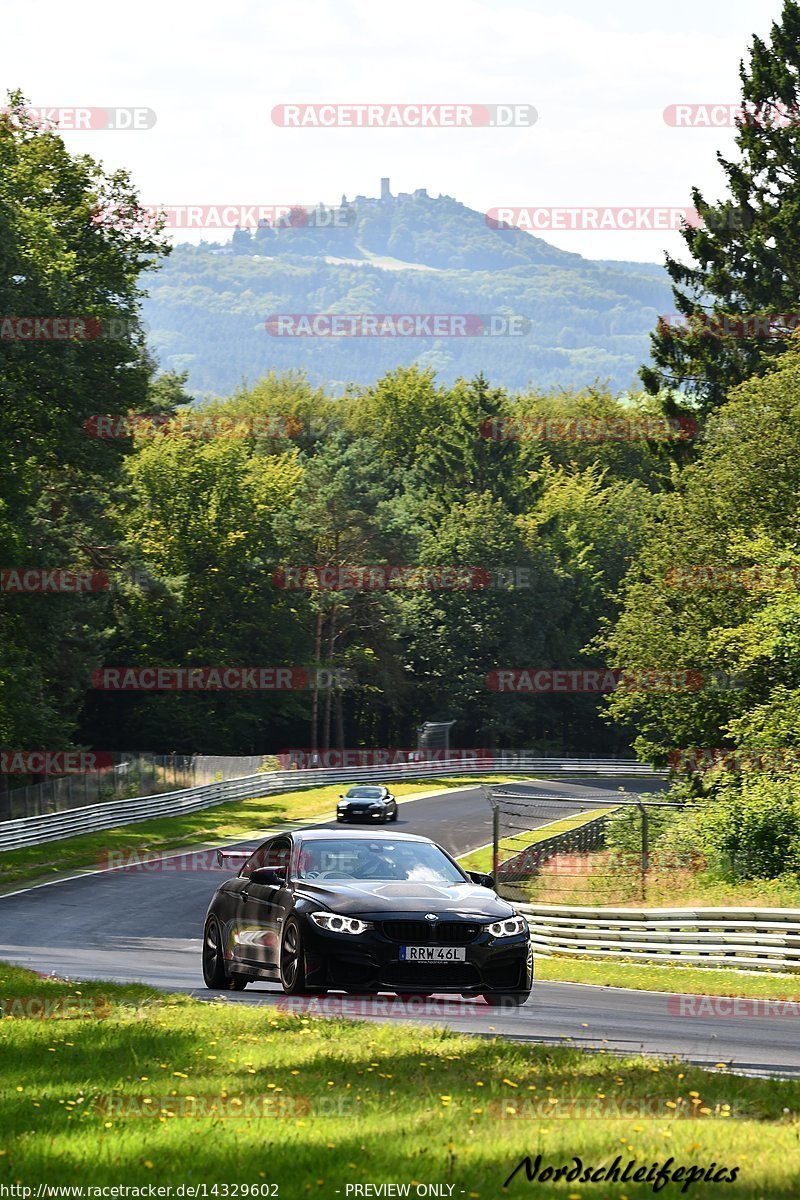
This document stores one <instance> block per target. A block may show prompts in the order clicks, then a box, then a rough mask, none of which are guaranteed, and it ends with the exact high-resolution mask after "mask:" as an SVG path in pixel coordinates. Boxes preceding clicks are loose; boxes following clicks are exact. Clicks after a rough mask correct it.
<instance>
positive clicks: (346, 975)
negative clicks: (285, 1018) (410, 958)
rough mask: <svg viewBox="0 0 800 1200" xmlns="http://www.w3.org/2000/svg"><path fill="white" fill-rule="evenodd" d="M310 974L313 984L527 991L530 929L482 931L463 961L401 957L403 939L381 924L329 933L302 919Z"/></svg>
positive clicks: (428, 991) (437, 990) (433, 991)
mask: <svg viewBox="0 0 800 1200" xmlns="http://www.w3.org/2000/svg"><path fill="white" fill-rule="evenodd" d="M303 924H304V929H303V934H304V938H303V940H304V944H305V955H306V979H307V982H308V984H309V986H311V987H329V988H348V989H350V990H353V991H388V992H407V993H412V992H413V993H421V994H424V995H433V994H438V993H448V992H449V993H454V994H459V995H481V994H483V993H485V992H493V991H502V992H506V991H510V992H513V991H515V990H516V991H527V990H528V988H529V987H530V976H529V975H528V971H529V969H530V967H529V963H530V942H529V939H528V936H527V934H518V935H516V936H514V937H509V938H493V937H492V936H491V935H490V934H487V933H481V934H480V935H479V936H478V937H477V938H476V939H475V940H474V941H472V942H469V943H468V944H467V945H465V946H463V950H464V959H463V960H462V961H454V962H441V963H425V962H403V961H401V959H400V948H401V945H404V944H409V945H416V944H418V943H416V942H414V940H413V938H409V941H408V943H402V942H397V941H394V940H393V939H390V938H388V937H385V936H384V935H383V933H382V932H381V930H380V926H379V925H378V927H377V928H374V929H369V930H367V931H366V932H365V933H361V934H342V933H329V932H326V931H324V930H321V929H319V928H318V926H316V925H315V924H314V923H313V922H312V921H311V920H310V919H308V918H306V920H305V921H304V923H303Z"/></svg>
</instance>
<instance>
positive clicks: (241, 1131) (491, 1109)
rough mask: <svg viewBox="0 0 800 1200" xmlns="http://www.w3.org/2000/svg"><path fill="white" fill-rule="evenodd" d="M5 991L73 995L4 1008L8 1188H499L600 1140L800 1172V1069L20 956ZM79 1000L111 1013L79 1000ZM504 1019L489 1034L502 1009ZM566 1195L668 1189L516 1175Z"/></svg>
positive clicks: (750, 1170)
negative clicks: (747, 1072)
mask: <svg viewBox="0 0 800 1200" xmlns="http://www.w3.org/2000/svg"><path fill="white" fill-rule="evenodd" d="M0 996H2V997H5V998H6V1001H5V1003H4V1011H8V1009H9V1006H11V1011H15V1010H14V1007H13V1006H14V1003H15V1000H14V998H16V1011H20V1009H21V1006H22V1005H23V1004H24V1003H25V1000H24V999H23V998H25V997H38V998H39V999H40V1000H42V999H44V1000H47V1001H48V1002H49V1003H50V1005H51V1006H52V1005H53V1002H54V1001H58V1000H60V1001H61V1002H62V1003H63V1005H64V1015H62V1016H58V1015H56V1016H54V1017H53V1019H49V1020H42V1019H31V1018H24V1017H21V1016H15V1017H14V1018H13V1019H4V1020H2V1021H0V1047H1V1048H2V1052H1V1053H0V1183H4V1184H6V1185H8V1184H12V1183H22V1184H24V1185H26V1186H31V1185H33V1186H34V1188H35V1186H36V1185H37V1184H39V1183H48V1184H62V1185H70V1184H82V1185H84V1186H85V1185H88V1184H91V1185H99V1186H103V1185H114V1184H120V1183H122V1184H126V1185H132V1186H147V1185H162V1184H171V1185H173V1186H174V1185H176V1184H179V1183H184V1184H203V1183H204V1184H206V1185H208V1187H209V1188H211V1187H212V1186H213V1185H215V1184H216V1185H224V1184H228V1185H234V1184H239V1185H242V1184H248V1185H251V1186H252V1185H259V1184H266V1183H276V1184H278V1185H279V1193H278V1194H279V1197H280V1198H281V1200H295V1198H302V1197H304V1196H309V1195H311V1196H318V1197H323V1196H324V1197H330V1198H331V1200H334V1198H335V1197H336V1196H337V1193H338V1194H341V1196H342V1197H344V1196H345V1194H346V1193H345V1189H346V1186H347V1185H348V1184H367V1183H372V1184H380V1183H386V1182H395V1183H401V1184H412V1191H411V1195H412V1196H413V1195H414V1194H415V1193H414V1190H413V1184H414V1183H417V1182H418V1183H423V1184H432V1183H436V1184H440V1185H442V1184H444V1185H447V1184H450V1185H452V1187H453V1191H452V1193H449V1194H450V1195H452V1196H453V1197H458V1198H459V1200H460V1197H461V1196H463V1197H465V1200H466V1198H468V1197H472V1198H476V1197H478V1198H484V1197H485V1198H486V1200H490V1198H491V1200H493V1198H494V1197H496V1196H498V1195H501V1194H503V1192H502V1184H503V1181H504V1180H505V1179H506V1178H507V1177H508V1175H509V1174H510V1173H511V1171H512V1170H513V1169H514V1167H515V1166H516V1165H517V1164H518V1163H519V1162H520V1160H521V1159H522V1157H523V1156H524V1155H526V1154H528V1155H531V1156H532V1157H533V1158H535V1156H536V1155H537V1154H541V1155H542V1156H543V1158H542V1166H545V1165H554V1166H555V1165H560V1164H562V1163H565V1164H569V1165H570V1166H572V1165H573V1164H572V1162H571V1160H572V1158H573V1156H574V1155H579V1156H580V1157H581V1158H582V1160H583V1164H584V1165H589V1164H591V1165H593V1166H594V1167H599V1166H601V1165H602V1164H605V1165H609V1164H611V1162H612V1161H613V1159H614V1158H615V1157H616V1155H621V1156H622V1165H623V1167H624V1165H625V1164H627V1162H629V1161H630V1160H634V1161H635V1163H636V1166H637V1167H638V1166H641V1165H644V1166H646V1167H648V1168H649V1167H650V1165H651V1164H652V1163H654V1162H661V1163H663V1162H665V1161H666V1160H667V1159H669V1158H673V1160H674V1161H673V1164H672V1166H673V1168H675V1167H679V1166H684V1167H686V1166H688V1165H689V1164H698V1165H700V1166H702V1167H703V1168H707V1167H709V1166H710V1164H711V1163H712V1162H715V1163H716V1164H717V1167H718V1168H719V1167H725V1168H726V1169H730V1168H733V1167H738V1168H739V1178H738V1180H737V1182H736V1183H734V1184H733V1185H726V1186H725V1187H724V1188H722V1189H721V1188H720V1185H719V1184H716V1185H715V1184H713V1183H704V1182H699V1183H694V1184H693V1185H692V1186H691V1188H690V1190H689V1195H691V1196H693V1197H711V1196H715V1197H718V1196H719V1195H720V1194H721V1191H724V1193H725V1195H729V1196H734V1197H737V1198H739V1197H741V1198H748V1200H750V1198H752V1200H755V1197H767V1196H768V1197H770V1198H771V1200H782V1198H785V1200H790V1198H794V1197H796V1196H797V1194H798V1189H800V1165H799V1164H798V1155H797V1145H798V1134H799V1133H800V1125H798V1116H797V1114H798V1110H800V1081H790V1082H778V1081H773V1080H761V1079H746V1078H740V1077H736V1076H733V1075H731V1074H728V1073H726V1072H724V1071H722V1070H715V1071H701V1070H699V1069H697V1068H693V1067H690V1066H687V1065H684V1064H681V1063H677V1062H676V1063H663V1062H657V1061H653V1060H648V1059H646V1058H642V1057H638V1056H637V1057H627V1058H624V1059H621V1058H616V1057H612V1056H611V1055H607V1054H605V1053H598V1054H587V1053H586V1052H585V1051H580V1050H578V1049H575V1048H571V1047H569V1046H558V1047H544V1046H535V1045H525V1044H519V1043H504V1042H502V1041H495V1040H493V1039H491V1038H489V1039H484V1038H469V1037H466V1036H463V1035H456V1034H451V1033H448V1032H446V1031H441V1030H434V1029H422V1028H415V1027H414V1026H411V1025H397V1024H394V1025H391V1026H390V1025H386V1026H373V1025H364V1024H363V1023H359V1022H348V1021H345V1020H340V1019H335V1020H331V1019H309V1018H307V1017H303V1016H300V1015H293V1014H290V1013H287V1012H284V1011H280V1010H278V1009H276V1008H272V1007H267V1006H263V1007H262V1006H259V1007H251V1006H246V1005H241V1004H236V1003H233V1002H231V1001H229V1000H227V999H225V998H221V999H220V1002H218V1003H200V1002H198V1001H194V1000H191V999H189V998H187V997H164V996H159V995H157V994H156V993H154V992H148V990H147V989H145V988H142V987H123V988H119V987H115V986H113V985H110V984H105V983H102V984H101V983H97V984H83V985H79V986H76V985H74V984H67V983H58V982H55V981H45V980H41V979H39V978H38V977H36V976H34V975H32V974H30V973H29V972H25V971H22V970H19V969H15V968H7V967H0ZM78 1004H83V1005H84V1006H85V1007H86V1009H87V1011H90V1012H92V1013H94V1012H95V1009H96V1012H97V1013H98V1014H99V1016H95V1015H90V1016H81V1015H79V1014H77V1013H76V1012H75V1006H76V1005H78ZM486 1020H487V1031H488V1028H489V1024H490V1022H491V1021H492V1013H491V1011H490V1010H488V1009H487V1010H486ZM582 1106H586V1107H585V1108H582ZM214 1108H216V1112H215V1113H214ZM209 1113H213V1114H214V1115H208V1114H209ZM197 1114H206V1115H197ZM238 1114H240V1115H238ZM680 1188H681V1185H680V1184H669V1185H668V1186H667V1187H666V1188H665V1189H664V1190H663V1192H662V1193H661V1194H662V1195H664V1196H666V1197H670V1196H677V1195H680V1194H681V1191H680ZM545 1193H547V1194H548V1195H550V1194H552V1195H554V1196H562V1197H568V1196H570V1197H574V1198H584V1197H585V1198H587V1200H589V1198H591V1200H595V1198H596V1200H605V1198H606V1197H614V1200H620V1197H623V1196H624V1197H631V1198H632V1197H635V1196H638V1195H647V1196H652V1195H653V1190H652V1185H651V1184H647V1183H639V1184H635V1183H631V1182H628V1183H625V1184H619V1183H618V1184H615V1185H608V1184H603V1183H592V1184H589V1185H581V1184H578V1183H565V1182H563V1181H562V1182H560V1183H559V1184H556V1185H550V1186H548V1187H542V1186H541V1185H538V1186H537V1185H534V1186H533V1187H532V1186H531V1185H530V1184H528V1183H527V1182H526V1181H525V1177H524V1172H520V1174H519V1175H517V1177H516V1178H515V1179H514V1181H513V1182H512V1183H511V1185H510V1187H509V1189H508V1194H510V1195H513V1194H519V1195H520V1196H533V1195H536V1196H538V1195H543V1194H545ZM224 1194H225V1193H224V1192H223V1191H222V1189H221V1187H220V1190H219V1191H218V1192H217V1195H220V1196H222V1195H224ZM227 1194H228V1195H233V1194H234V1193H233V1191H232V1190H229V1192H228V1193H227ZM263 1194H267V1192H266V1191H265V1192H264V1193H263ZM350 1194H351V1195H352V1194H353V1193H352V1192H351V1193H350ZM442 1194H444V1195H448V1192H447V1191H445V1192H444V1193H442ZM208 1195H213V1193H212V1192H210V1191H209V1192H208ZM239 1195H242V1193H241V1191H240V1192H239Z"/></svg>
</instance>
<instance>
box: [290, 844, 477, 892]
mask: <svg viewBox="0 0 800 1200" xmlns="http://www.w3.org/2000/svg"><path fill="white" fill-rule="evenodd" d="M298 877H299V878H300V879H339V880H342V881H343V882H346V881H347V880H350V879H352V880H362V879H371V880H383V879H386V880H389V879H408V880H416V881H420V882H425V883H463V882H464V876H463V875H462V874H461V872H460V871H459V870H458V868H457V867H456V866H455V865H454V864H453V863H451V861H450V859H449V858H448V857H447V855H445V854H443V853H442V851H441V850H440V849H439V847H438V846H434V845H432V844H431V843H430V842H414V841H408V842H405V841H403V842H401V841H396V842H389V841H386V842H379V841H375V840H371V839H370V838H347V839H344V838H337V839H336V840H334V839H333V838H332V839H331V840H330V841H325V840H323V839H320V840H319V841H316V840H314V841H308V842H304V843H303V845H302V847H301V849H300V857H299V864H298Z"/></svg>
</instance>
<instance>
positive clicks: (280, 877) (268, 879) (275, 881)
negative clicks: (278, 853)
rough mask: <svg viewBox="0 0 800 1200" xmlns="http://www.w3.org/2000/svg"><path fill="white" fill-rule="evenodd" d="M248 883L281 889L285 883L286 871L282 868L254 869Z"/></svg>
mask: <svg viewBox="0 0 800 1200" xmlns="http://www.w3.org/2000/svg"><path fill="white" fill-rule="evenodd" d="M249 882H250V883H260V884H262V885H264V886H273V887H281V886H282V885H283V884H284V883H286V870H285V868H284V867H256V869H255V871H251V872H250V877H249Z"/></svg>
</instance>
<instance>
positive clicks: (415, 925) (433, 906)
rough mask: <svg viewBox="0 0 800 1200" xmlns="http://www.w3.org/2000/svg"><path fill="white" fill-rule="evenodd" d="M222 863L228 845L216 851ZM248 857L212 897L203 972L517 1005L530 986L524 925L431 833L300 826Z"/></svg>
mask: <svg viewBox="0 0 800 1200" xmlns="http://www.w3.org/2000/svg"><path fill="white" fill-rule="evenodd" d="M218 856H219V859H220V861H223V859H224V858H225V857H232V856H231V855H224V854H223V852H222V851H219V852H218ZM242 857H244V858H245V859H246V861H245V862H244V864H243V866H242V868H241V870H240V871H239V874H238V875H237V876H236V877H235V878H233V879H228V880H226V882H225V883H223V884H222V885H221V886H220V887H219V888H218V889H217V891H216V893H215V894H214V898H213V899H212V901H211V904H210V905H209V909H208V914H207V916H206V921H205V927H204V931H203V978H204V979H205V982H206V985H207V986H208V987H210V988H233V989H235V990H240V989H241V988H244V987H245V986H246V985H247V983H248V982H250V981H252V980H257V979H261V980H278V981H280V983H281V985H282V987H283V990H284V991H285V992H288V993H292V994H295V993H309V992H325V991H327V990H328V989H329V988H335V989H344V990H346V991H350V992H377V991H388V992H398V993H401V994H405V993H422V994H426V995H430V994H433V993H442V992H445V993H454V992H455V993H459V994H461V995H465V996H476V995H482V996H484V997H485V998H486V999H487V1000H488V1001H489V1003H490V1004H491V1003H493V1004H502V1003H504V1002H506V1003H513V1004H521V1003H524V1001H525V1000H526V999H527V998H528V996H529V994H530V990H531V986H532V984H533V956H532V953H531V947H530V940H529V936H528V925H527V923H526V921H525V919H524V918H523V917H520V916H518V915H517V913H516V912H515V911H514V909H513V908H512V907H511V905H510V904H508V903H507V902H506V901H505V900H501V899H500V897H499V896H497V895H496V894H495V892H494V891H493V890H491V889H492V879H491V876H489V875H481V874H479V873H478V872H470V873H469V874H467V873H466V872H465V871H463V870H462V869H461V867H460V866H459V865H458V863H457V862H456V861H455V860H454V859H453V858H451V857H450V855H449V854H447V852H446V851H444V850H442V848H441V847H440V846H437V845H436V844H435V843H434V842H431V841H429V839H428V838H423V837H417V836H413V835H410V834H390V833H388V832H382V831H381V832H370V833H366V832H364V833H355V832H349V831H347V832H346V831H345V830H343V829H323V828H317V829H304V830H300V831H298V832H295V833H284V834H279V835H277V836H275V837H272V838H270V839H269V841H266V842H264V843H263V845H261V846H260V847H259V848H258V850H256V851H255V852H254V853H252V854H250V855H249V856H246V855H242Z"/></svg>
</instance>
